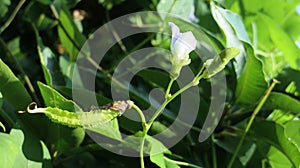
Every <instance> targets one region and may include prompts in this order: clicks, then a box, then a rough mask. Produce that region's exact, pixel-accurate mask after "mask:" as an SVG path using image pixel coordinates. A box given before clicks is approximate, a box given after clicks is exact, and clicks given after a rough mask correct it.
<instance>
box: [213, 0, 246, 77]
mask: <svg viewBox="0 0 300 168" xmlns="http://www.w3.org/2000/svg"><path fill="white" fill-rule="evenodd" d="M210 6H211V12H212V16H213V18H214V20H215V21H216V22H217V24H218V26H219V27H220V29H221V30H222V31H223V33H224V35H225V39H226V48H230V47H238V48H239V49H240V51H241V53H240V54H239V55H238V56H236V57H235V60H236V62H234V65H235V66H234V68H235V71H236V74H237V77H238V78H239V77H240V74H241V73H242V70H243V67H244V63H245V56H244V54H245V53H244V50H245V49H244V47H243V44H242V42H241V41H240V40H246V41H249V40H248V37H247V36H246V35H245V34H246V33H245V28H244V26H242V27H234V26H241V25H243V24H242V22H241V21H240V18H239V17H238V16H236V14H234V13H231V12H229V11H226V10H224V9H222V8H220V7H218V6H216V5H215V4H214V2H213V1H211V3H210ZM229 16H234V19H230V20H228V17H229ZM240 36H241V37H240ZM239 38H243V39H239Z"/></svg>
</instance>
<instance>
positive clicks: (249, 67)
mask: <svg viewBox="0 0 300 168" xmlns="http://www.w3.org/2000/svg"><path fill="white" fill-rule="evenodd" d="M244 47H245V50H246V53H247V62H246V65H245V67H244V70H243V72H242V74H241V76H240V78H239V79H238V84H237V88H236V92H235V97H236V103H237V104H240V105H242V106H245V107H249V108H252V107H254V106H255V105H256V103H257V102H258V100H259V99H260V98H261V96H262V95H263V94H264V92H265V91H266V90H267V87H268V83H267V82H266V80H265V76H264V73H263V70H262V69H263V65H262V63H261V61H260V60H259V59H258V58H257V57H256V56H255V54H254V51H253V48H252V46H251V45H250V44H247V43H244Z"/></svg>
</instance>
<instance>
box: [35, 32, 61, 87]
mask: <svg viewBox="0 0 300 168" xmlns="http://www.w3.org/2000/svg"><path fill="white" fill-rule="evenodd" d="M34 30H35V35H36V41H37V45H38V46H37V50H38V53H39V57H40V61H41V66H42V69H43V73H44V77H45V80H46V83H47V84H48V85H63V84H64V78H63V75H62V73H61V72H60V69H59V65H58V62H57V60H56V59H55V55H54V53H53V52H52V51H51V49H50V48H49V47H47V46H44V44H43V41H42V39H41V38H40V35H39V33H38V31H37V30H36V29H35V28H34Z"/></svg>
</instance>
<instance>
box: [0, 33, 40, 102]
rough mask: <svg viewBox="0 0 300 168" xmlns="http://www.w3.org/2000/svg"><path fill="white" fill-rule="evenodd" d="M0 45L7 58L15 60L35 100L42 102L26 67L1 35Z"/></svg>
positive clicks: (14, 62)
mask: <svg viewBox="0 0 300 168" xmlns="http://www.w3.org/2000/svg"><path fill="white" fill-rule="evenodd" d="M0 46H1V47H2V48H3V50H4V52H5V54H6V56H7V58H8V59H9V60H11V61H12V62H13V64H14V65H15V66H16V69H17V70H18V71H19V72H20V73H21V77H22V79H23V80H24V81H25V83H26V85H27V86H28V88H29V91H30V93H31V95H32V96H33V98H34V100H35V101H36V102H37V103H38V104H40V102H39V99H38V97H37V95H36V92H35V90H34V87H33V85H32V83H31V81H30V79H29V77H28V76H27V75H26V73H25V71H24V69H23V68H22V66H21V65H20V64H19V62H18V61H17V60H16V58H15V57H14V56H13V54H12V53H11V51H10V50H9V48H8V47H7V45H6V43H5V42H4V41H3V39H2V38H1V37H0Z"/></svg>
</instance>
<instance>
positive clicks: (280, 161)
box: [267, 146, 293, 168]
mask: <svg viewBox="0 0 300 168" xmlns="http://www.w3.org/2000/svg"><path fill="white" fill-rule="evenodd" d="M267 159H268V162H269V164H270V165H271V167H276V168H286V167H293V164H292V163H291V162H290V161H289V159H288V158H287V157H286V156H285V155H284V154H283V153H282V152H280V151H279V150H278V149H276V148H275V147H273V146H271V147H270V149H269V151H268V154H267Z"/></svg>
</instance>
